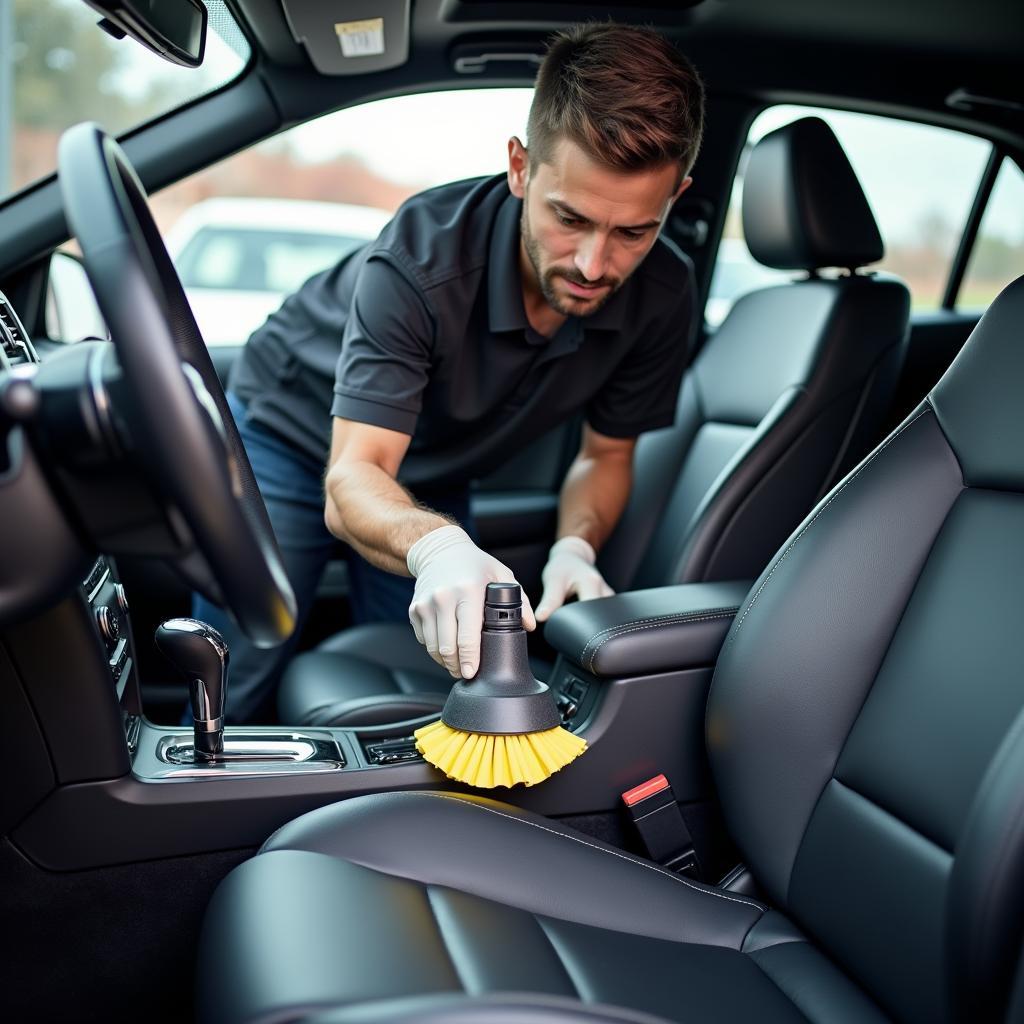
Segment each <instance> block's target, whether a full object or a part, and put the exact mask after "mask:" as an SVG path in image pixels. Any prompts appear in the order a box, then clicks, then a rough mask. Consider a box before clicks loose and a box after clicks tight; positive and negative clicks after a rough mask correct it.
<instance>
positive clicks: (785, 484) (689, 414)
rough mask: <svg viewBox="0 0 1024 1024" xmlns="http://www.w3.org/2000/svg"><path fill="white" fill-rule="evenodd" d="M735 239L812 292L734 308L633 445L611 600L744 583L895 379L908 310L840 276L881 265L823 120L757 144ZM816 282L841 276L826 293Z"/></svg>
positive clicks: (881, 291)
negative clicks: (636, 591) (680, 586)
mask: <svg viewBox="0 0 1024 1024" xmlns="http://www.w3.org/2000/svg"><path fill="white" fill-rule="evenodd" d="M743 225H744V232H745V235H746V238H747V243H748V245H749V247H750V250H751V252H752V254H753V255H754V257H755V258H756V259H757V260H759V261H760V262H761V263H764V264H767V265H770V266H774V267H778V268H782V269H796V270H805V271H808V272H809V277H808V279H806V280H801V281H793V282H791V283H788V284H783V285H779V286H776V287H771V288H764V289H761V290H759V291H755V292H751V293H749V294H747V295H745V296H743V297H742V298H740V299H739V300H738V301H737V302H736V304H735V305H734V306H733V308H732V309H731V310H730V313H729V315H728V316H727V317H726V318H725V320H724V321H723V322H722V324H721V325H720V326H719V328H718V330H717V331H716V332H715V333H714V334H713V335H712V336H711V337H710V338H709V339H708V341H707V343H706V344H705V346H704V347H703V349H702V350H701V352H700V353H699V355H698V356H697V358H696V359H695V360H694V362H693V364H692V366H691V367H690V368H689V369H688V371H687V373H686V375H685V377H684V380H683V385H682V389H681V392H680V397H679V405H678V410H677V415H676V421H675V424H674V426H672V427H670V428H667V429H665V430H659V431H654V432H652V433H650V434H647V435H645V436H644V437H642V438H641V439H640V442H639V443H638V446H637V452H636V456H635V470H634V486H633V491H632V493H631V496H630V501H629V504H628V506H627V508H626V511H625V513H624V515H623V517H622V519H621V520H620V523H619V526H618V528H617V529H616V531H615V533H614V534H613V536H612V537H611V538H610V539H609V541H608V543H607V544H606V545H605V547H604V549H603V550H602V553H601V568H602V571H603V572H604V574H605V576H606V577H607V579H608V580H609V582H610V583H611V584H612V585H613V586H614V587H615V588H616V589H618V590H622V589H628V588H637V587H651V586H659V585H661V584H666V583H679V582H692V581H699V580H711V579H730V578H733V579H743V578H751V577H753V576H755V575H757V573H758V572H760V571H761V569H762V568H763V566H764V565H765V563H766V562H767V561H768V559H769V558H770V557H771V555H772V553H773V552H774V551H775V550H776V548H777V547H778V546H779V544H781V543H782V541H783V539H784V538H785V537H786V536H787V535H788V534H789V532H790V531H791V530H792V529H793V527H794V526H795V525H796V523H798V522H799V521H800V519H801V518H802V517H803V516H804V514H805V513H806V512H807V509H809V508H810V507H811V506H812V505H813V504H814V502H815V501H816V500H817V499H818V498H819V497H820V496H821V495H822V494H823V493H824V492H825V490H827V489H828V487H829V486H831V484H832V483H833V482H834V481H835V480H836V479H838V476H839V475H840V471H841V470H842V469H844V468H845V467H846V466H848V465H849V464H851V461H852V459H853V458H854V457H856V458H859V457H860V456H861V455H863V454H864V452H866V451H867V449H868V448H869V447H870V445H871V444H873V443H874V440H875V431H877V430H878V429H879V426H880V422H881V417H882V416H883V415H884V412H885V407H886V405H887V402H888V399H889V397H890V395H891V393H892V390H893V387H894V385H895V381H896V377H897V375H898V373H899V369H900V366H901V365H902V359H903V351H904V346H905V340H906V335H907V323H908V316H909V308H910V301H909V295H908V293H907V290H906V287H905V286H904V285H903V284H902V283H901V282H899V281H896V280H894V279H891V278H882V277H879V276H877V275H866V274H856V273H853V272H852V271H853V270H854V269H855V268H857V267H861V266H863V265H865V264H867V263H872V262H874V261H876V260H879V259H881V257H882V255H883V248H882V241H881V237H880V235H879V233H878V227H877V225H876V224H875V221H874V218H873V216H872V214H871V210H870V208H869V206H868V203H867V200H866V199H865V197H864V193H863V191H862V190H861V188H860V185H859V183H858V181H857V178H856V176H855V175H854V172H853V169H852V168H851V167H850V164H849V161H848V160H847V159H846V155H845V154H844V153H843V150H842V148H841V147H840V145H839V142H838V141H837V140H836V138H835V136H834V135H833V134H832V131H831V129H830V128H829V127H828V126H827V125H826V124H825V123H824V122H823V121H821V120H820V119H818V118H804V119H802V120H800V121H796V122H794V123H793V124H790V125H787V126H786V127H784V128H780V129H778V130H777V131H775V132H773V133H772V134H770V135H768V136H766V137H765V138H764V139H762V140H761V142H759V143H758V145H757V146H756V147H755V149H754V151H753V153H752V154H751V158H750V162H749V165H748V168H747V172H746V175H745V183H744V195H743ZM823 267H845V268H850V270H851V273H850V274H849V275H848V276H842V277H839V278H837V279H824V278H821V277H818V276H817V271H818V270H819V269H820V268H823Z"/></svg>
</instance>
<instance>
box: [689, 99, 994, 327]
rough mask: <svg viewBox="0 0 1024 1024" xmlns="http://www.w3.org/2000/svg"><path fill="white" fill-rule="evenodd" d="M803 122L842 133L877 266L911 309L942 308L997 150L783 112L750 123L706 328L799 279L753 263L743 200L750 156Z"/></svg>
mask: <svg viewBox="0 0 1024 1024" xmlns="http://www.w3.org/2000/svg"><path fill="white" fill-rule="evenodd" d="M807 116H815V117H820V118H822V120H824V121H825V122H827V123H828V124H829V126H830V127H831V128H832V130H833V131H834V132H835V133H836V137H837V138H838V139H839V141H840V143H841V144H842V146H843V149H844V150H845V151H846V155H847V156H848V157H849V160H850V163H851V164H852V165H853V169H854V171H855V172H856V174H857V177H858V178H859V179H860V182H861V185H862V186H863V188H864V192H865V194H866V196H867V198H868V202H869V203H870V205H871V209H872V212H873V213H874V215H875V219H876V220H877V221H878V227H879V230H880V231H881V233H882V239H883V241H884V243H885V258H884V259H883V260H882V261H881V262H880V263H877V264H873V265H872V268H871V269H873V270H883V271H889V272H891V273H894V274H897V275H899V276H900V277H902V278H903V279H904V280H905V281H906V282H907V284H908V286H909V287H910V293H911V301H912V304H913V308H914V309H915V310H925V309H938V308H939V306H940V305H941V303H942V297H943V293H944V290H945V285H946V281H947V279H948V277H949V272H950V268H951V266H952V263H953V258H954V256H955V254H956V249H957V245H958V243H959V240H960V238H961V236H962V234H963V231H964V227H965V225H966V222H967V218H968V215H969V213H970V209H971V204H972V202H973V200H974V196H975V193H976V192H977V188H978V184H979V182H980V180H981V176H982V173H983V172H984V169H985V164H986V162H987V160H988V158H989V154H990V153H991V149H992V147H991V144H990V143H988V142H986V141H984V140H982V139H978V138H975V137H973V136H970V135H965V134H963V133H960V132H954V131H949V130H947V129H944V128H936V127H933V126H931V125H924V124H917V123H914V122H910V121H901V120H898V119H895V118H889V117H881V116H878V115H874V114H859V113H851V112H848V111H840V110H827V109H822V108H819V107H800V106H792V105H784V106H777V107H770V108H769V109H767V110H765V111H763V112H762V113H761V114H760V115H759V116H758V117H757V118H756V119H755V120H754V122H753V124H752V125H751V128H750V133H749V136H748V140H747V147H746V149H745V152H744V159H742V160H741V162H740V167H739V170H738V174H737V178H736V182H735V185H734V188H733V193H732V197H731V201H730V204H729V211H728V214H727V217H726V227H725V232H724V235H723V239H722V243H721V245H720V248H719V252H718V258H717V261H716V264H715V270H714V273H713V276H712V282H711V289H710V292H709V298H708V304H707V309H706V311H705V317H706V319H707V321H708V323H709V324H710V325H712V326H714V325H716V324H718V323H720V322H721V320H722V319H723V318H724V316H725V314H726V313H727V312H728V310H729V308H730V307H731V305H732V303H733V302H735V300H736V299H737V298H738V297H739V296H740V295H741V294H743V293H744V292H746V291H750V290H752V289H753V288H757V287H763V286H764V284H767V283H771V282H772V281H779V280H785V279H787V278H791V277H793V276H794V275H793V274H783V273H781V272H779V271H770V270H768V268H764V267H760V265H759V264H757V263H756V262H755V261H754V259H753V257H752V256H751V255H750V250H749V249H748V248H747V246H746V243H745V242H744V241H743V225H742V223H741V218H740V202H741V199H742V189H743V172H744V170H745V167H746V156H747V155H748V154H749V152H750V149H752V148H753V146H754V145H755V144H756V143H757V142H758V141H759V140H760V139H761V138H763V137H764V136H765V135H767V134H768V133H769V132H770V131H773V130H774V129H776V128H779V127H781V126H782V125H784V124H789V123H790V122H791V121H795V120H797V119H798V118H801V117H807ZM937 169H941V173H938V172H937Z"/></svg>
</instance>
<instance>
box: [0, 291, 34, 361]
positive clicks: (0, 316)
mask: <svg viewBox="0 0 1024 1024" xmlns="http://www.w3.org/2000/svg"><path fill="white" fill-rule="evenodd" d="M0 344H2V345H3V350H4V355H5V356H6V357H7V362H8V363H9V364H10V365H11V366H17V365H18V364H19V363H38V362H39V357H38V356H37V355H36V350H35V349H34V348H33V347H32V342H31V341H30V340H29V337H28V334H27V333H26V331H25V328H24V326H23V325H22V322H21V321H20V320H19V319H18V314H17V313H15V312H14V307H13V306H12V305H11V304H10V303H9V302H8V301H7V297H6V296H5V295H4V294H3V292H0Z"/></svg>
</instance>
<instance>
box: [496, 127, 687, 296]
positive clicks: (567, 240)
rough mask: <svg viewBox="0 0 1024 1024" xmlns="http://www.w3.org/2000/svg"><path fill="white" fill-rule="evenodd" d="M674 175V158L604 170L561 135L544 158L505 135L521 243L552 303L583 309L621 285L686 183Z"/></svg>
mask: <svg viewBox="0 0 1024 1024" xmlns="http://www.w3.org/2000/svg"><path fill="white" fill-rule="evenodd" d="M678 177H679V168H678V167H677V166H676V165H674V164H671V165H666V166H664V167H659V168H657V169H654V170H643V171H632V172H624V171H616V170H610V169H609V168H607V167H605V166H603V165H601V164H599V163H597V162H596V161H594V160H592V159H591V158H590V157H589V156H588V155H587V154H586V153H585V152H584V151H583V150H582V149H580V147H579V146H577V145H576V144H575V143H574V142H570V141H569V140H567V139H563V140H561V141H559V142H558V144H557V145H556V146H555V149H554V151H553V153H552V158H551V161H550V162H534V163H533V164H530V163H529V159H528V155H527V153H526V150H525V149H524V148H523V146H522V143H520V142H519V140H518V139H512V140H511V141H510V142H509V186H510V188H511V190H512V193H513V194H514V195H516V196H519V197H520V198H521V199H522V200H523V217H522V246H523V251H524V253H525V255H526V257H527V259H528V260H529V265H530V266H531V267H532V269H533V273H534V275H535V277H536V282H535V283H536V285H537V287H538V288H539V289H540V292H541V294H542V295H543V296H544V298H545V299H546V300H547V302H548V304H549V305H550V306H551V307H552V308H553V309H554V310H556V311H557V312H558V313H560V314H562V315H563V316H590V315H591V314H592V313H596V312H597V311H598V310H599V309H600V308H601V307H602V306H603V305H604V304H605V302H607V301H608V299H609V298H610V297H611V296H612V295H613V294H614V293H615V291H616V290H617V289H618V288H620V287H621V286H622V284H623V283H624V282H625V281H626V279H627V278H628V277H629V275H630V274H632V273H633V271H634V270H636V268H637V267H638V266H639V265H640V261H641V260H643V258H644V257H645V256H646V255H647V253H648V252H649V251H650V249H651V246H653V245H654V243H655V240H656V239H657V237H658V231H659V230H660V228H661V225H662V222H663V221H664V219H665V217H666V216H667V215H668V211H669V210H670V208H671V206H672V203H673V201H674V200H675V199H676V197H677V196H679V195H680V194H681V193H682V192H683V191H684V190H685V189H686V188H687V187H688V186H689V184H690V179H689V178H685V179H684V180H683V182H682V183H681V184H679V183H678Z"/></svg>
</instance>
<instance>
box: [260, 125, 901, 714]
mask: <svg viewBox="0 0 1024 1024" xmlns="http://www.w3.org/2000/svg"><path fill="white" fill-rule="evenodd" d="M743 226H744V232H745V234H746V238H747V242H748V245H749V247H750V251H751V252H752V253H753V255H754V257H755V258H756V259H758V260H759V261H760V262H761V263H764V264H767V265H769V266H772V267H778V268H783V269H791V270H802V271H807V272H808V277H807V278H806V279H804V280H800V281H794V282H792V283H788V284H783V285H780V286H777V287H772V288H764V289H761V290H759V291H756V292H752V293H750V294H747V295H745V296H743V297H742V298H740V299H739V301H738V302H737V303H736V304H735V306H734V308H733V309H732V310H731V311H730V313H729V315H728V316H727V317H726V319H725V320H724V321H723V322H722V324H721V325H720V327H719V328H718V330H717V331H716V332H715V334H714V335H713V336H712V337H711V338H710V339H709V341H708V342H707V344H706V345H705V346H704V348H703V349H702V351H701V352H700V353H699V355H698V356H697V358H696V359H695V361H694V362H693V364H692V366H691V367H690V368H689V370H688V371H687V373H686V375H685V378H684V381H683V385H682V388H681V392H680V398H679V406H678V412H677V416H676V422H675V424H674V426H672V427H671V428H669V429H666V430H660V431H655V432H652V433H650V434H647V435H645V436H644V437H642V438H641V439H640V441H639V443H638V446H637V451H636V456H635V472H634V486H633V491H632V495H631V497H630V501H629V504H628V506H627V508H626V510H625V513H624V515H623V517H622V520H621V522H620V524H619V527H618V529H617V530H616V531H615V533H614V534H613V536H612V537H611V538H609V541H608V543H607V544H606V545H605V547H604V550H603V551H602V552H601V560H600V566H601V569H602V571H603V572H604V574H605V576H606V578H607V579H608V581H609V583H611V585H612V586H613V587H614V588H615V589H616V590H617V591H621V590H630V589H637V588H641V587H655V586H661V585H663V584H669V583H689V582H697V581H703V580H723V579H752V578H753V577H755V576H756V575H757V574H758V573H759V572H760V571H761V569H762V568H764V566H765V564H766V563H767V561H768V559H769V558H770V557H771V555H772V553H773V552H774V551H775V549H776V548H777V547H778V546H779V544H781V543H782V541H783V539H784V538H785V537H786V536H787V535H788V534H789V532H790V531H791V530H792V529H793V527H794V526H795V525H796V524H797V523H798V522H799V521H800V519H801V518H802V517H803V516H804V515H805V514H806V512H807V510H808V509H809V508H810V507H811V506H812V505H813V504H814V502H815V501H817V499H818V498H820V497H821V495H822V494H824V493H825V491H827V490H828V488H829V487H830V486H831V485H832V484H833V483H834V482H835V481H836V480H837V479H838V478H839V476H841V475H842V472H844V471H845V469H846V468H848V467H849V465H852V463H853V462H854V461H856V459H859V458H860V457H861V456H862V455H864V453H865V452H866V451H868V449H869V448H870V447H871V446H872V445H873V444H874V443H875V441H876V440H877V431H878V430H879V429H880V423H881V418H882V416H883V415H884V413H885V410H886V407H887V404H888V400H889V398H890V396H891V394H892V392H893V389H894V385H895V381H896V378H897V375H898V373H899V369H900V367H901V365H902V359H903V351H904V341H905V338H906V335H907V322H908V315H909V308H910V300H909V295H908V293H907V289H906V287H905V286H904V285H903V284H902V283H901V282H899V281H896V280H893V279H890V278H883V277H879V276H878V275H874V274H864V273H854V272H853V270H854V268H858V267H862V266H864V265H866V264H869V263H873V262H875V261H876V260H879V259H881V258H882V255H883V248H882V240H881V237H880V235H879V233H878V227H877V225H876V224H875V220H874V217H873V216H872V214H871V210H870V208H869V206H868V203H867V200H866V199H865V197H864V193H863V192H862V190H861V188H860V185H859V183H858V182H857V179H856V176H855V175H854V172H853V169H852V168H851V167H850V164H849V162H848V161H847V159H846V155H845V154H844V153H843V151H842V148H841V147H840V145H839V143H838V141H837V140H836V138H835V136H834V135H833V134H832V131H831V129H830V128H829V127H828V126H827V125H826V124H825V122H824V121H821V120H820V119H818V118H805V119H803V120H800V121H796V122H794V123H793V124H790V125H787V126H786V127H784V128H780V129H779V130H777V131H775V132H773V133H772V134H770V135H768V136H767V137H765V138H764V139H763V140H762V141H761V142H760V143H759V144H758V145H757V146H756V147H755V148H754V151H753V153H752V154H751V158H750V162H749V166H748V168H747V172H746V175H745V184H744V193H743ZM822 267H845V268H849V269H850V273H849V274H846V275H844V276H841V277H838V278H828V279H826V278H822V277H819V276H818V274H817V271H818V268H822ZM682 327H683V325H681V330H680V340H681V342H682V338H683V332H682ZM541 678H545V676H544V675H542V676H541ZM450 686H451V679H450V677H449V676H448V675H447V673H446V672H445V671H444V670H443V669H442V668H440V667H438V666H436V665H435V663H434V662H433V661H431V660H430V658H429V657H427V656H426V654H425V653H424V652H423V651H422V650H421V649H420V648H419V645H418V644H417V643H416V641H415V638H414V636H413V634H412V631H411V630H410V629H409V628H407V627H405V626H396V625H389V626H386V627H383V628H381V627H374V628H357V629H351V630H347V631H346V632H344V633H341V634H338V635H337V636H335V637H332V638H330V639H329V640H327V641H326V642H325V643H324V644H322V645H321V646H320V647H319V648H318V649H317V650H315V651H312V652H309V653H307V654H304V655H300V656H299V657H297V658H295V659H294V661H293V662H292V663H291V665H290V666H289V668H288V669H287V670H286V672H285V674H284V677H283V680H282V684H281V688H280V691H279V698H278V707H279V713H280V716H281V721H283V722H288V723H290V724H300V723H305V724H318V725H356V724H371V723H374V722H385V721H396V720H399V719H402V718H411V717H415V716H416V715H418V714H419V715H423V714H430V713H432V712H436V711H437V710H439V709H440V707H441V705H442V704H443V703H444V699H445V696H446V695H447V692H448V689H449V688H450Z"/></svg>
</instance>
